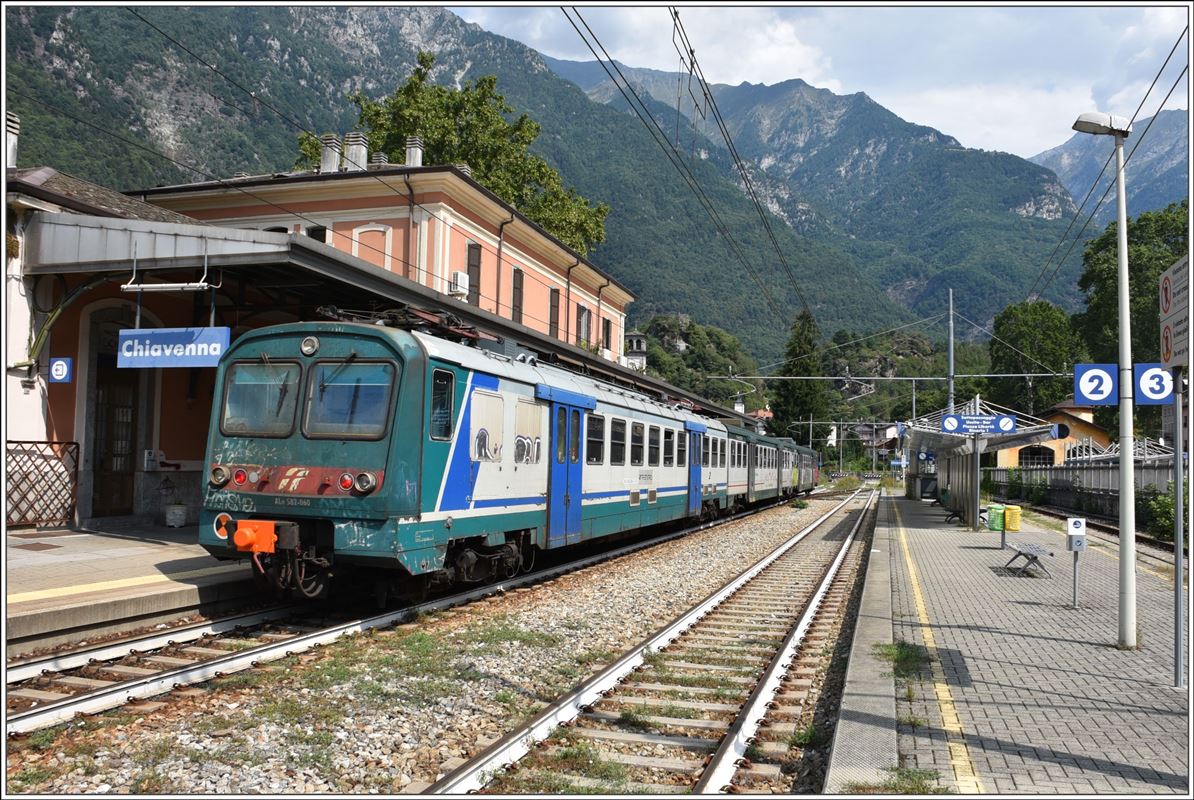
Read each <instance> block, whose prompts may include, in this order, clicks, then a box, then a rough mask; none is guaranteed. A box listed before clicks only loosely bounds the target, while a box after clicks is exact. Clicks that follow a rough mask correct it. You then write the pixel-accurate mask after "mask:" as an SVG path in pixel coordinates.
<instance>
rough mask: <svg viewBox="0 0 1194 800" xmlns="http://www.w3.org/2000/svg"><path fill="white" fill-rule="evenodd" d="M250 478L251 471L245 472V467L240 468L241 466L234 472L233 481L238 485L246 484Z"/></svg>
mask: <svg viewBox="0 0 1194 800" xmlns="http://www.w3.org/2000/svg"><path fill="white" fill-rule="evenodd" d="M248 479H249V473H247V472H245V471H244V470H243V469H240V468H239V467H238V468H237V469H236V470H234V471H233V472H232V482H233V483H235V484H236V485H237V486H244V485H245V481H247V480H248Z"/></svg>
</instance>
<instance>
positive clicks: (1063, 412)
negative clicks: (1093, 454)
mask: <svg viewBox="0 0 1194 800" xmlns="http://www.w3.org/2000/svg"><path fill="white" fill-rule="evenodd" d="M1041 419H1042V420H1044V421H1045V422H1047V423H1051V424H1059V425H1064V426H1066V428H1067V430H1068V431H1069V434H1068V435H1067V436H1066V437H1065V438H1062V439H1049V440H1046V441H1042V442H1037V443H1035V444H1030V445H1026V446H1024V447H1009V448H1007V449H1005V450H1000V451H998V453H996V463H995V466H996V467H1051V466H1054V465H1055V464H1061V463H1063V462H1065V461H1066V460H1067V459H1068V458H1069V457H1070V455H1071V452H1079V451H1082V450H1083V449H1084V448H1085V449H1086V450H1089V449H1090V448H1091V446H1093V447H1094V448H1097V449H1098V450H1105V449H1106V448H1107V446H1108V445H1109V444H1111V437H1110V436H1109V435H1108V433H1107V431H1106V430H1104V429H1103V428H1102V427H1101V426H1099V425H1096V424H1095V421H1094V408H1093V407H1091V406H1080V405H1078V404H1076V403H1075V402H1074V398H1073V396H1072V395H1071V396H1070V397H1068V398H1066V399H1065V400H1063V401H1061V402H1060V403H1058V404H1057V405H1055V406H1053V407H1052V408H1051V409H1049V411H1048V412H1047V413H1045V414H1042V415H1041Z"/></svg>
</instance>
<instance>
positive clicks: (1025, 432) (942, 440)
mask: <svg viewBox="0 0 1194 800" xmlns="http://www.w3.org/2000/svg"><path fill="white" fill-rule="evenodd" d="M950 413H951V412H949V411H947V410H945V409H942V410H940V411H934V412H933V413H931V414H925V415H924V416H920V417H917V418H916V419H913V420H909V421H908V422H906V423H904V425H903V427H902V429H901V430H902V437H903V438H904V439H905V444H904V446H905V447H907V448H908V451H909V452H910V453H925V452H931V453H936V454H937V458H938V459H941V458H950V457H952V456H965V455H970V454H971V453H974V452H978V453H980V454H981V453H987V452H994V451H996V450H1005V449H1007V448H1009V447H1024V446H1026V445H1030V444H1036V443H1037V442H1045V441H1049V440H1051V439H1064V438H1065V437H1067V436H1069V434H1070V431H1069V428H1068V427H1067V426H1066V425H1060V424H1057V423H1052V422H1046V421H1045V420H1043V419H1039V418H1038V417H1034V416H1032V415H1030V414H1024V413H1022V412H1018V411H1015V410H1013V409H1009V408H1003V407H1002V406H997V405H995V404H994V403H988V402H987V401H985V400H981V399H980V398H977V397H976V398H974V399H973V400H971V401H970V402H968V403H964V404H963V405H961V406H959V407H957V408H956V410H955V411H954V412H952V413H956V414H977V415H982V416H990V417H1000V416H1014V417H1015V418H1016V430H1014V431H1011V432H1008V433H1000V432H989V433H980V434H977V439H976V434H973V433H949V432H947V431H945V430H942V425H941V420H942V418H943V417H945V416H946V415H948V414H950ZM976 448H977V450H976Z"/></svg>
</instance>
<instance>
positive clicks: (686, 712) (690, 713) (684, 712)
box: [659, 703, 697, 719]
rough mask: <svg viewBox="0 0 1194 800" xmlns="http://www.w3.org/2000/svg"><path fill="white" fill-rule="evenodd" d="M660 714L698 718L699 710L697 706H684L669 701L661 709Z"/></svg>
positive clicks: (679, 717) (681, 717)
mask: <svg viewBox="0 0 1194 800" xmlns="http://www.w3.org/2000/svg"><path fill="white" fill-rule="evenodd" d="M659 716H661V717H675V718H676V719H696V718H697V712H696V709H695V708H684V707H683V706H676V705H672V704H671V703H668V704H667V705H666V706H663V707H662V708H660V709H659Z"/></svg>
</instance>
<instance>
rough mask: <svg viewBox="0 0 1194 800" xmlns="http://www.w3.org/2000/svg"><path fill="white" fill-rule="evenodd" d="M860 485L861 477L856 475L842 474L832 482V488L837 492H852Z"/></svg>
mask: <svg viewBox="0 0 1194 800" xmlns="http://www.w3.org/2000/svg"><path fill="white" fill-rule="evenodd" d="M859 486H862V479H860V478H859V477H857V476H856V475H843V476H842V477H840V478H838V479H837V480H836V481H834V482H833V488H834V490H835V491H839V492H852V491H854V490H855V489H857V488H858V487H859Z"/></svg>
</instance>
